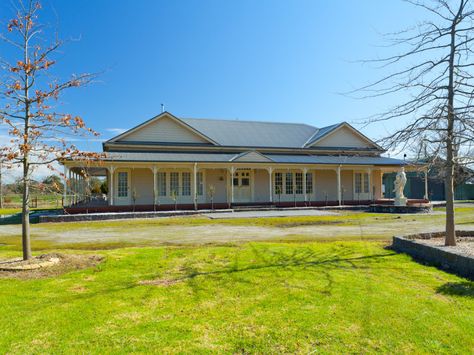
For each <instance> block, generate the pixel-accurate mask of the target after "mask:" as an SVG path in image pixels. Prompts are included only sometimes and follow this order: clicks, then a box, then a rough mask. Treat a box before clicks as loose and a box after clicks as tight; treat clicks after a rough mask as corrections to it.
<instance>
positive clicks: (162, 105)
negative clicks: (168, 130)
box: [161, 104, 165, 113]
mask: <svg viewBox="0 0 474 355" xmlns="http://www.w3.org/2000/svg"><path fill="white" fill-rule="evenodd" d="M163 112H165V104H161V113H163Z"/></svg>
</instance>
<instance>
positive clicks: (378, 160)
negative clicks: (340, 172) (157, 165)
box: [105, 152, 409, 165]
mask: <svg viewBox="0 0 474 355" xmlns="http://www.w3.org/2000/svg"><path fill="white" fill-rule="evenodd" d="M239 155H241V153H235V154H234V153H168V152H154V153H148V152H146V153H142V152H133V153H129V152H123V153H122V152H110V153H107V157H106V158H105V160H108V161H110V160H112V161H127V162H134V161H138V162H203V163H204V162H209V163H230V162H232V160H233V159H234V158H235V157H237V156H239ZM262 155H264V156H265V157H268V158H269V159H271V160H272V161H273V162H275V163H281V164H336V165H339V164H340V165H408V164H409V162H405V161H403V160H400V159H393V158H387V157H364V156H329V155H283V154H262ZM246 162H247V161H246ZM256 162H257V161H256ZM249 163H252V162H251V161H250V162H249ZM258 163H261V161H258Z"/></svg>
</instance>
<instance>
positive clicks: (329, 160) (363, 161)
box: [267, 154, 409, 165]
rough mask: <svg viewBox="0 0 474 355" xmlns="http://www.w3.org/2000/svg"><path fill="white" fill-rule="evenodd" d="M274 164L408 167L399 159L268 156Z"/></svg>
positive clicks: (344, 156) (406, 163)
mask: <svg viewBox="0 0 474 355" xmlns="http://www.w3.org/2000/svg"><path fill="white" fill-rule="evenodd" d="M267 156H268V157H269V158H270V159H272V160H273V161H274V162H275V163H295V164H338V165H339V164H341V165H344V164H350V165H408V164H409V163H408V162H405V161H403V160H400V159H393V158H387V157H364V156H349V155H343V156H331V155H280V154H268V155H267Z"/></svg>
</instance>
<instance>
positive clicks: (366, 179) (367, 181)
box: [364, 173, 369, 193]
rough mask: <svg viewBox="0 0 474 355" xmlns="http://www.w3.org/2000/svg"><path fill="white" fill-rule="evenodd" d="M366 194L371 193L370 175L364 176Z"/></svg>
mask: <svg viewBox="0 0 474 355" xmlns="http://www.w3.org/2000/svg"><path fill="white" fill-rule="evenodd" d="M364 192H365V193H369V174H368V173H365V174H364Z"/></svg>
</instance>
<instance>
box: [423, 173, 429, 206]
mask: <svg viewBox="0 0 474 355" xmlns="http://www.w3.org/2000/svg"><path fill="white" fill-rule="evenodd" d="M424 173H425V200H428V198H429V196H428V169H426V168H425V171H424Z"/></svg>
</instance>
